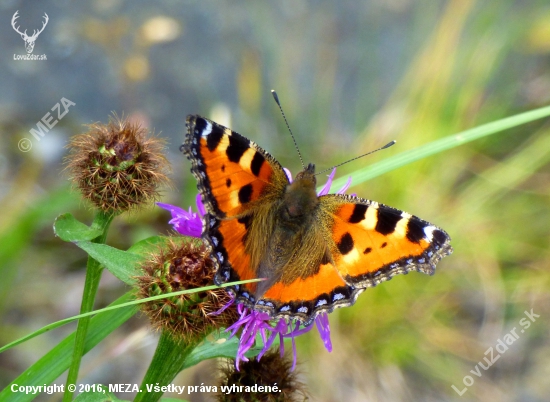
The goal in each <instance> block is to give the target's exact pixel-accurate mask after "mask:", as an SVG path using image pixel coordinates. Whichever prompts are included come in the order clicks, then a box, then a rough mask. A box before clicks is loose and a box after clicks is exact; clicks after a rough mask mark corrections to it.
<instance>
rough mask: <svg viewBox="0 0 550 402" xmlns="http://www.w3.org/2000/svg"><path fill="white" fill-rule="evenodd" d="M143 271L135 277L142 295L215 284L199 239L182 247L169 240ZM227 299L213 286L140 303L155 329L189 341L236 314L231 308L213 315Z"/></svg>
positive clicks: (227, 323)
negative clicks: (204, 289) (166, 245)
mask: <svg viewBox="0 0 550 402" xmlns="http://www.w3.org/2000/svg"><path fill="white" fill-rule="evenodd" d="M143 271H144V275H143V276H140V277H138V278H137V279H138V284H139V288H140V289H139V297H141V298H146V297H151V296H157V295H162V294H165V293H170V292H176V291H179V290H186V289H196V288H200V287H204V286H210V285H212V284H213V283H214V282H213V278H214V264H213V262H212V259H211V258H210V253H209V251H208V249H207V247H206V246H205V245H204V244H203V243H202V242H201V241H200V240H197V241H195V242H186V243H184V244H183V245H181V246H178V245H176V244H175V243H173V242H171V243H170V244H169V246H168V248H167V250H161V251H160V252H159V253H158V254H155V255H153V256H151V258H150V260H149V261H148V262H146V264H145V265H144V267H143ZM230 300H231V299H230V296H229V295H228V294H227V292H226V291H225V289H213V290H207V291H203V292H199V293H191V294H184V295H178V296H172V297H167V298H166V299H159V300H154V301H151V302H147V303H143V304H142V306H143V307H142V308H143V310H144V311H145V313H146V314H147V315H148V316H149V317H150V319H151V323H152V325H153V327H154V328H155V329H162V330H168V331H170V333H172V335H174V337H176V338H178V339H182V340H184V341H188V340H190V338H193V337H199V336H205V335H207V334H209V333H210V332H211V331H212V330H214V329H215V328H219V327H222V326H223V327H225V326H228V325H230V324H231V323H233V322H234V321H235V319H236V318H237V317H238V316H237V313H236V311H235V309H234V308H227V309H225V310H224V311H223V312H222V313H220V314H212V313H216V312H218V311H219V310H221V309H222V308H223V307H224V306H225V305H226V304H227V303H228V302H229V301H230Z"/></svg>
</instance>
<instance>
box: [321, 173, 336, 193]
mask: <svg viewBox="0 0 550 402" xmlns="http://www.w3.org/2000/svg"><path fill="white" fill-rule="evenodd" d="M335 174H336V168H334V169H332V172H331V174H330V175H329V176H328V179H327V182H326V184H325V185H324V186H323V188H322V189H321V191H319V194H317V195H326V194H328V192H329V191H330V186H331V185H332V179H334V175H335Z"/></svg>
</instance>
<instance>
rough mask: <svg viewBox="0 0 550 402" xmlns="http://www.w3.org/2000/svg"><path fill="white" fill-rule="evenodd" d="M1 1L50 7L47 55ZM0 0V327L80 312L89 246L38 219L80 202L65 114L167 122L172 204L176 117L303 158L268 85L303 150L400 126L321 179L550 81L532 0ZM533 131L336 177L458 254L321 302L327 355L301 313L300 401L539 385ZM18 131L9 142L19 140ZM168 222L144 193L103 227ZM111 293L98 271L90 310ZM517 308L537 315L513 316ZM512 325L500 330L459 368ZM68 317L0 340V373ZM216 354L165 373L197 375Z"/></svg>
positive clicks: (123, 376)
mask: <svg viewBox="0 0 550 402" xmlns="http://www.w3.org/2000/svg"><path fill="white" fill-rule="evenodd" d="M16 10H19V15H20V18H19V20H18V23H19V24H20V25H21V27H22V29H28V31H30V32H32V30H33V29H38V28H39V27H40V26H41V24H42V21H43V20H42V16H43V14H44V13H47V14H48V16H49V23H48V25H47V27H46V28H45V29H44V31H43V32H42V33H41V34H40V36H39V37H38V39H37V41H36V45H35V49H34V54H37V55H40V54H46V55H47V61H17V60H14V59H13V56H12V55H13V54H25V53H26V52H25V48H24V42H23V40H22V39H21V37H20V36H19V35H18V34H17V33H16V32H14V30H13V28H12V27H11V25H10V21H11V19H12V16H13V14H14V13H15V11H16ZM0 15H1V16H2V18H1V21H2V23H1V24H0V33H1V35H0V49H1V52H0V58H1V60H2V61H1V63H0V88H2V90H1V91H0V135H1V139H2V141H0V177H1V187H0V278H1V280H0V344H5V343H7V342H9V341H12V340H14V339H16V338H18V337H21V336H23V335H25V334H27V333H29V332H31V331H33V330H35V329H38V328H39V327H41V326H43V325H45V324H48V323H50V322H53V321H56V320H59V319H62V318H65V317H68V316H72V315H75V314H77V313H78V310H79V307H80V297H81V292H82V286H83V282H84V267H85V262H86V255H85V253H84V252H83V251H82V250H80V249H78V248H77V247H75V246H73V245H71V244H67V243H64V242H62V241H61V240H59V239H57V238H55V237H54V235H53V232H52V224H53V221H54V219H55V217H56V216H57V215H58V214H60V213H63V212H71V213H73V214H74V215H75V216H77V217H78V218H80V219H82V220H84V221H86V222H90V221H91V216H92V213H91V211H90V210H89V207H88V205H86V204H85V203H84V202H82V201H80V199H79V196H78V194H77V193H76V192H69V189H70V185H69V182H68V180H67V175H66V173H64V172H63V165H62V162H63V157H64V155H65V153H66V150H65V149H64V146H65V144H66V143H67V140H68V138H69V137H70V136H71V135H74V134H77V133H81V132H83V131H84V130H85V127H84V126H83V124H89V123H92V122H95V121H103V122H106V121H107V120H108V117H109V114H110V113H111V112H113V111H114V112H116V113H118V114H119V115H121V114H123V113H124V115H126V116H130V117H131V118H133V119H136V120H139V121H141V122H142V123H143V124H144V125H146V126H148V127H150V128H151V129H152V130H154V131H155V132H156V133H160V136H162V137H165V138H167V139H168V142H169V148H168V150H167V153H168V157H169V159H170V161H171V162H172V170H173V171H172V179H173V182H174V187H173V188H172V189H166V190H165V191H164V192H163V198H162V201H163V202H168V203H173V204H178V205H181V206H183V207H187V206H189V205H192V204H194V198H195V195H196V183H195V180H194V178H193V177H192V176H191V174H190V172H189V169H190V164H189V163H188V161H187V160H185V158H184V157H183V156H182V155H181V154H180V153H179V152H178V147H179V145H180V144H181V142H182V140H183V135H184V130H185V116H186V115H187V114H202V115H204V116H207V117H209V118H211V119H213V120H216V121H218V122H220V123H222V124H225V125H228V126H229V127H231V128H232V129H234V130H236V131H238V132H240V133H241V134H243V135H245V136H247V137H249V138H250V139H252V140H254V141H255V142H257V143H258V144H259V145H260V146H262V147H263V148H264V149H267V150H268V151H269V152H270V153H271V154H272V155H273V156H275V157H276V158H277V159H278V160H279V161H280V162H281V163H282V165H283V166H286V167H288V168H290V169H291V170H292V171H293V173H294V174H295V173H297V172H298V171H299V170H300V163H299V159H298V157H297V154H296V152H295V151H294V148H293V145H292V140H291V138H290V136H288V134H287V133H286V129H285V127H284V122H283V120H282V118H281V117H280V114H279V111H278V109H277V107H276V105H275V103H274V102H273V100H272V98H271V95H270V93H269V90H270V89H272V88H275V89H276V90H277V92H278V94H279V96H280V98H281V102H282V104H283V107H284V109H285V113H286V115H287V117H288V120H289V123H290V125H291V127H292V129H293V131H294V133H295V135H296V137H297V141H298V144H299V146H300V149H301V152H302V154H303V155H304V159H305V160H306V162H308V161H312V162H314V163H316V165H317V168H318V169H324V168H327V167H330V166H331V165H333V164H336V163H339V162H342V161H343V160H346V159H350V158H352V157H354V156H357V155H359V154H361V153H364V152H367V151H368V150H371V149H373V148H375V147H378V146H381V145H383V144H385V143H387V142H388V141H389V140H391V139H396V140H397V145H396V146H394V147H392V148H391V149H389V150H385V151H383V152H379V153H377V154H376V155H373V156H369V157H368V158H365V159H361V160H359V161H356V162H353V163H350V164H348V165H346V166H343V167H342V168H339V169H338V172H337V177H347V175H349V174H352V176H353V171H354V170H356V169H359V168H360V167H362V166H365V165H366V164H370V163H374V162H375V161H378V160H381V159H383V158H386V157H388V156H391V155H394V154H397V153H399V152H402V151H405V150H408V149H411V148H414V147H417V146H420V145H422V144H425V143H427V142H429V141H431V140H435V139H439V138H442V137H444V136H447V135H450V134H453V133H455V132H458V131H461V130H464V129H467V128H471V127H474V126H476V125H479V124H482V123H485V122H490V121H492V120H496V119H500V118H503V117H506V116H510V115H513V114H515V113H519V112H522V111H526V110H530V109H533V108H536V107H539V106H543V105H546V104H547V103H548V101H549V100H550V71H549V67H550V4H548V2H547V1H534V0H533V1H529V2H525V1H512V0H500V1H498V2H495V1H493V2H485V1H474V0H450V1H434V0H419V1H411V0H368V1H362V2H357V1H348V0H345V1H340V2H332V1H329V0H318V1H301V0H287V1H268V2H267V1H266V2H254V1H244V0H241V1H232V2H228V1H180V2H176V1H170V0H165V1H157V2H146V1H143V0H139V1H131V2H130V1H120V0H116V1H108V0H93V1H88V2H68V1H56V0H46V1H40V2H36V1H35V2H32V5H31V2H30V1H15V0H11V1H10V0H4V1H0ZM63 97H64V98H66V99H69V100H71V101H72V102H74V103H76V105H75V106H73V107H71V108H70V109H69V111H68V113H67V115H66V116H65V117H63V118H62V120H61V121H59V123H58V124H57V125H56V126H55V127H54V128H53V129H52V130H51V131H49V132H48V133H47V134H46V135H45V136H44V137H42V138H41V139H40V140H39V141H38V140H37V139H36V138H34V137H33V136H32V135H31V134H29V130H31V129H33V128H35V127H36V124H37V123H38V121H39V120H40V119H41V118H42V117H43V116H44V115H45V114H46V113H47V112H49V111H50V110H51V109H52V108H53V107H54V106H55V104H56V103H57V102H59V101H60V99H61V98H63ZM549 134H550V126H549V124H548V121H545V120H542V121H537V122H534V123H531V124H528V125H524V126H521V127H519V128H517V129H514V130H509V131H507V132H505V133H500V134H497V135H494V136H491V137H488V138H486V139H483V140H481V141H476V142H473V143H469V144H466V145H464V146H461V147H458V148H455V149H452V150H450V151H446V152H445V153H443V154H440V155H437V156H434V157H430V158H427V159H424V160H422V161H420V162H416V163H414V164H411V165H408V166H406V167H403V168H400V169H397V170H395V171H392V172H390V173H388V174H385V175H384V176H383V177H378V178H376V179H374V180H371V181H370V182H368V183H367V184H364V185H360V186H355V187H352V188H351V190H350V192H356V193H357V194H358V195H360V196H362V197H364V198H368V199H373V200H376V201H378V202H382V203H385V204H389V205H391V206H394V207H396V208H400V209H403V210H406V211H408V212H410V213H414V214H415V215H418V216H420V217H421V218H423V219H426V220H428V221H430V222H433V223H434V224H436V225H438V226H441V227H443V228H444V229H445V230H446V231H447V232H448V233H449V234H450V235H451V237H452V239H453V241H452V244H453V246H454V249H455V251H454V254H453V255H452V256H450V257H448V258H445V259H444V260H442V261H441V262H440V264H439V265H438V271H437V273H436V275H435V276H433V277H427V276H424V275H421V274H418V273H413V274H410V275H407V276H399V277H396V278H394V279H393V280H392V281H390V282H388V283H385V284H383V285H381V286H379V287H377V288H375V289H370V290H367V291H366V292H364V293H363V294H362V295H361V296H360V298H359V300H358V301H357V303H356V305H355V306H353V307H351V308H345V309H340V310H337V311H335V312H334V313H332V314H331V316H330V322H331V328H332V340H333V345H334V350H333V352H332V353H327V352H326V351H325V350H324V348H323V345H322V342H321V341H320V339H319V337H318V335H317V334H316V333H314V332H315V331H312V333H310V334H308V335H306V336H303V337H300V339H299V340H298V358H299V368H298V370H299V371H300V373H301V378H302V380H303V381H304V382H305V383H306V384H307V385H308V388H309V390H310V393H311V400H313V401H344V400H345V401H365V400H369V401H492V400H499V401H519V400H521V401H546V400H548V395H550V382H549V381H548V380H547V378H548V377H549V375H550V342H549V339H548V336H547V334H548V330H549V329H550V303H549V299H550V283H549V279H550V275H549V270H548V268H549V265H550V264H549V262H548V261H549V258H550V253H549V251H548V243H549V240H550V239H549V232H550V214H549V211H548V205H549V194H548V188H549V182H550V168H549V164H548V163H549V161H550V152H549V150H550V135H549ZM23 138H27V139H28V140H30V141H31V145H32V148H31V149H30V150H28V152H22V151H20V150H19V149H18V143H20V141H21V140H22V139H23ZM168 219H169V215H168V213H167V212H166V211H163V210H160V209H159V208H156V207H150V208H148V209H146V210H144V211H141V212H139V213H133V214H131V215H126V216H122V217H119V218H117V219H115V221H114V223H113V225H112V229H111V231H110V234H109V238H108V240H107V241H108V243H109V244H110V245H112V246H114V247H118V248H123V249H125V248H127V247H129V246H130V245H131V244H133V243H134V242H135V241H138V240H141V239H143V238H145V237H148V236H151V235H155V234H159V233H164V234H165V233H168V232H169V226H168V224H167V221H168ZM127 290H128V289H127V288H126V287H125V286H124V285H123V284H121V283H120V282H119V281H118V280H116V279H115V278H114V277H112V276H110V274H109V273H108V272H105V274H104V277H103V280H102V283H101V285H100V289H99V293H98V299H97V307H102V306H104V305H106V304H108V303H109V302H111V301H112V300H114V299H115V298H116V297H117V296H118V295H120V294H122V293H124V292H125V291H127ZM531 309H533V312H534V313H536V314H538V315H540V317H539V318H537V319H536V321H535V322H533V323H532V325H531V326H530V327H529V328H528V329H525V331H524V332H523V333H522V332H520V330H521V329H522V328H523V327H522V326H521V325H519V321H520V319H521V318H523V317H524V311H530V310H531ZM514 327H516V329H517V331H518V334H519V339H518V340H517V341H516V342H515V343H514V344H513V345H511V346H510V347H509V349H508V350H507V351H506V352H505V353H504V354H502V356H501V357H500V358H499V359H498V361H496V362H495V363H494V365H492V366H491V367H490V368H488V369H487V371H485V370H483V369H481V377H477V376H476V375H474V374H472V373H471V372H470V370H474V371H475V370H476V369H475V366H476V364H477V363H478V362H479V361H481V362H482V363H483V364H484V365H487V363H485V362H484V361H483V358H484V357H486V356H485V354H484V353H485V352H486V351H487V349H488V348H489V347H495V346H496V344H497V341H498V339H499V338H500V339H502V337H503V336H504V335H505V334H507V333H508V332H509V331H511V330H512V329H513V328H514ZM73 330H74V325H68V326H66V327H63V328H61V329H56V330H54V331H52V332H50V333H47V334H45V335H42V336H40V337H39V338H36V339H34V340H32V341H30V342H27V343H26V344H24V345H22V346H18V347H16V348H15V349H13V350H10V351H8V352H6V353H3V354H2V355H1V356H0V387H4V386H5V385H7V384H8V383H9V382H10V381H12V380H13V379H14V378H16V377H17V375H19V374H20V373H21V372H22V371H23V370H24V369H25V368H27V367H28V366H29V365H30V364H32V363H33V362H34V361H36V360H37V359H38V358H39V357H41V356H42V355H43V354H44V353H46V352H47V351H48V350H49V349H50V348H51V347H53V346H54V345H55V344H57V342H58V341H59V340H60V339H61V338H62V337H64V336H65V335H66V334H68V333H70V332H71V331H73ZM156 339H157V335H156V334H155V333H153V332H152V331H151V330H150V329H149V328H148V323H147V320H146V319H145V317H136V318H134V319H132V320H131V321H130V322H128V323H127V324H126V325H124V326H123V327H122V328H120V329H119V330H118V331H116V332H115V333H113V334H112V335H111V336H110V337H109V338H107V339H106V341H104V342H103V343H102V344H100V345H99V346H98V347H97V348H95V349H94V350H93V351H92V352H91V353H89V354H88V355H87V356H85V358H84V360H83V365H82V369H81V377H80V378H81V382H83V383H84V382H87V383H103V384H109V383H111V384H114V383H138V384H139V383H140V381H141V379H142V377H143V374H144V372H145V370H146V368H147V365H148V364H149V362H150V358H151V356H152V353H153V351H154V347H155V344H156ZM496 353H497V352H496V351H495V355H496ZM489 357H490V356H489ZM489 357H488V358H489ZM216 364H217V363H216V362H214V361H209V362H203V363H201V364H200V365H198V366H197V367H194V368H193V369H191V370H188V371H186V372H184V373H182V374H181V375H180V376H178V377H177V378H176V380H175V383H177V384H179V385H199V384H200V383H201V382H203V383H205V384H215V382H216V379H215V375H214V374H212V369H213V368H214V367H215V366H216ZM467 375H470V376H471V377H472V378H473V380H474V384H473V385H471V386H470V387H468V388H467V391H466V392H465V393H464V394H463V395H462V396H459V394H458V393H457V392H455V391H454V390H453V388H452V385H454V386H455V387H456V388H457V389H458V390H463V389H464V388H465V386H464V384H463V378H464V377H465V376H467ZM62 382H63V379H60V380H59V383H62ZM121 396H123V397H125V398H128V397H129V395H121ZM209 398H210V397H209V396H207V395H203V396H199V395H195V396H194V399H193V398H191V400H193V401H202V400H211V399H209ZM57 399H59V395H58V396H53V397H52V396H50V397H48V396H46V395H42V396H40V397H39V398H38V400H45V401H46V400H57Z"/></svg>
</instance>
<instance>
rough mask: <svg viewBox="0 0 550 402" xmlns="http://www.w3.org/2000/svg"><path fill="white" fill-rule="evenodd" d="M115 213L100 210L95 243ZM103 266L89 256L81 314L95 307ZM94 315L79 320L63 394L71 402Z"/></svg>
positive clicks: (104, 234)
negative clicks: (99, 233)
mask: <svg viewBox="0 0 550 402" xmlns="http://www.w3.org/2000/svg"><path fill="white" fill-rule="evenodd" d="M114 216H115V214H113V213H107V212H103V211H101V210H99V211H98V212H97V214H96V216H95V218H94V221H93V223H92V228H95V229H101V230H102V234H101V235H100V236H99V237H97V238H95V239H94V240H92V242H93V243H101V244H104V243H105V239H106V237H107V232H108V230H109V225H110V224H111V222H112V220H113V218H114ZM102 270H103V267H102V266H101V264H100V263H99V262H98V261H96V260H95V259H93V258H91V257H88V263H87V265H86V280H85V282H84V291H83V293H82V303H81V305H80V314H84V313H88V312H90V311H92V309H93V307H94V301H95V296H96V293H97V288H98V286H99V281H100V279H101V272H102ZM91 318H92V317H91V316H89V317H84V318H81V319H79V320H78V325H77V327H76V335H75V342H74V350H73V359H72V361H71V366H70V367H69V374H68V376H67V382H66V387H65V393H64V395H63V402H69V401H71V399H72V396H73V392H71V391H69V389H68V388H69V384H76V381H77V379H78V370H79V368H80V362H81V360H82V355H83V354H84V344H85V341H86V333H87V332H88V325H89V323H90V319H91Z"/></svg>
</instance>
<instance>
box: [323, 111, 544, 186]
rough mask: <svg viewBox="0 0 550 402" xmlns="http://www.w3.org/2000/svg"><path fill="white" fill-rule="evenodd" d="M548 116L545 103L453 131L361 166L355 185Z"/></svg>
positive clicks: (337, 183)
mask: <svg viewBox="0 0 550 402" xmlns="http://www.w3.org/2000/svg"><path fill="white" fill-rule="evenodd" d="M547 116H550V106H545V107H542V108H539V109H535V110H531V111H529V112H525V113H520V114H517V115H515V116H511V117H506V118H504V119H501V120H497V121H493V122H491V123H487V124H483V125H481V126H478V127H475V128H471V129H469V130H465V131H461V132H459V133H457V134H453V135H450V136H448V137H445V138H442V139H440V140H437V141H433V142H430V143H428V144H425V145H422V146H420V147H417V148H414V149H411V150H409V151H405V152H401V153H400V154H398V155H395V156H392V157H390V158H387V159H384V160H382V161H380V162H378V163H375V164H373V165H371V166H367V167H365V168H363V169H359V170H357V171H355V172H354V173H352V174H351V176H352V177H353V182H352V185H357V184H361V183H363V182H365V181H367V180H370V179H372V178H374V177H377V176H380V175H381V174H383V173H386V172H389V171H391V170H394V169H397V168H399V167H401V166H404V165H407V164H409V163H412V162H415V161H417V160H419V159H422V158H426V157H428V156H431V155H435V154H437V153H439V152H443V151H446V150H448V149H451V148H454V147H457V146H459V145H463V144H466V143H467V142H470V141H474V140H477V139H480V138H483V137H486V136H488V135H492V134H496V133H499V132H501V131H504V130H507V129H509V128H512V127H516V126H519V125H522V124H525V123H530V122H532V121H535V120H538V119H542V118H543V117H547ZM346 181H347V178H346V177H341V178H339V179H337V180H334V182H333V186H334V187H335V188H339V187H342V186H343V185H344V184H345V183H346ZM320 189H321V187H319V188H318V190H320Z"/></svg>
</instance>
